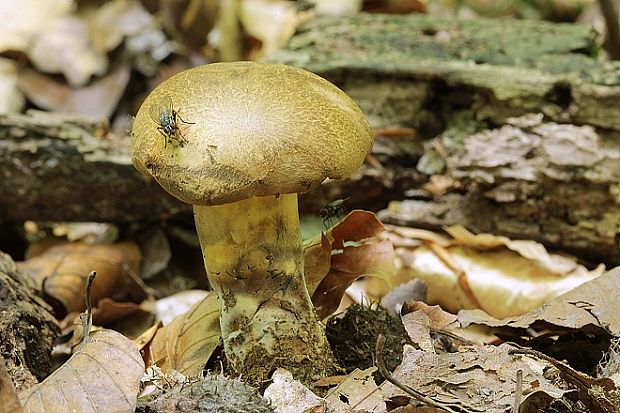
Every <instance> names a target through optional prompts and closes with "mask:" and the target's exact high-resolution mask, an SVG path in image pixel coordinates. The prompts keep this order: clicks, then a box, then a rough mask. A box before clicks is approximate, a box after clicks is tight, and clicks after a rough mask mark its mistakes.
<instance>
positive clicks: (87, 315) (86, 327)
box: [80, 271, 97, 345]
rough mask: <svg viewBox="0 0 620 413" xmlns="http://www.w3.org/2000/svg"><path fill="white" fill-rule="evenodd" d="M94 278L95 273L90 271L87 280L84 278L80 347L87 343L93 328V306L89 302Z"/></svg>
mask: <svg viewBox="0 0 620 413" xmlns="http://www.w3.org/2000/svg"><path fill="white" fill-rule="evenodd" d="M96 276H97V273H96V272H95V271H91V272H90V274H88V278H86V293H85V294H86V297H85V298H86V311H85V312H83V313H81V314H80V320H81V321H82V345H84V344H86V343H88V338H89V334H90V328H91V327H92V326H93V306H92V303H91V300H90V292H91V290H92V288H93V281H95V277H96Z"/></svg>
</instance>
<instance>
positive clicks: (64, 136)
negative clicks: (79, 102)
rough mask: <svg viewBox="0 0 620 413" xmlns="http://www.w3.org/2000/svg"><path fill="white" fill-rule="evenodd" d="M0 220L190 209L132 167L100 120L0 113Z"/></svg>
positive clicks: (111, 217) (115, 217)
mask: <svg viewBox="0 0 620 413" xmlns="http://www.w3.org/2000/svg"><path fill="white" fill-rule="evenodd" d="M0 136H1V137H2V138H1V139H0V171H1V176H2V179H0V221H24V220H37V221H45V220H50V221H111V222H127V221H134V220H155V219H161V218H162V217H164V216H166V215H168V214H170V213H172V212H175V211H177V210H185V211H187V212H190V211H191V209H190V208H189V207H188V206H186V205H183V204H182V203H181V202H179V201H177V200H176V199H174V198H173V197H171V196H169V195H168V194H167V193H166V192H165V191H164V190H163V189H161V187H160V186H159V185H158V184H157V183H156V182H153V181H149V180H148V179H146V178H145V177H143V176H142V175H141V174H140V173H138V172H137V171H136V170H135V169H134V168H133V166H132V165H131V159H130V157H129V137H127V136H125V137H116V136H114V135H113V134H111V133H109V132H108V130H107V129H106V125H105V124H104V123H101V122H89V121H87V120H84V119H80V118H76V117H67V116H61V115H58V114H50V113H44V112H36V111H30V112H28V113H27V114H25V115H21V114H12V115H0Z"/></svg>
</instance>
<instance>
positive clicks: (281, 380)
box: [263, 368, 327, 413]
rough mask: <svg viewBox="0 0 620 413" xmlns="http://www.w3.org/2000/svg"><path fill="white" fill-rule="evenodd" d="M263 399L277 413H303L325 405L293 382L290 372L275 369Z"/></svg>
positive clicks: (297, 382) (307, 390) (320, 399)
mask: <svg viewBox="0 0 620 413" xmlns="http://www.w3.org/2000/svg"><path fill="white" fill-rule="evenodd" d="M263 397H264V398H266V399H268V400H269V402H270V404H271V406H272V407H273V408H274V409H275V411H276V412H277V413H299V412H305V411H307V410H309V409H313V408H317V407H324V406H325V405H326V404H327V403H326V402H325V400H323V399H322V398H321V397H319V396H317V395H316V394H314V393H312V391H310V389H308V388H307V387H306V386H304V385H303V384H301V382H299V381H297V380H295V379H294V378H293V375H292V374H291V372H290V371H288V370H286V369H282V368H279V369H276V371H275V372H274V373H273V375H272V376H271V384H270V385H269V386H268V387H267V388H266V389H265V393H264V394H263Z"/></svg>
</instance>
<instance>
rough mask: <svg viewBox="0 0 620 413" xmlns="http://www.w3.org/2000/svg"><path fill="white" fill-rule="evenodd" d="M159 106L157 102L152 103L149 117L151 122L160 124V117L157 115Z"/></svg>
mask: <svg viewBox="0 0 620 413" xmlns="http://www.w3.org/2000/svg"><path fill="white" fill-rule="evenodd" d="M160 108H161V104H159V103H153V104H152V105H151V107H150V108H149V117H150V118H151V119H153V122H155V123H157V124H158V125H161V118H160V117H159V114H160Z"/></svg>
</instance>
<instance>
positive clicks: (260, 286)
mask: <svg viewBox="0 0 620 413" xmlns="http://www.w3.org/2000/svg"><path fill="white" fill-rule="evenodd" d="M194 213H195V218H196V226H197V228H198V234H199V235H200V245H201V246H202V250H203V255H204V260H205V267H206V269H207V273H208V276H209V280H210V282H211V284H212V286H213V288H214V289H215V290H216V291H217V293H218V296H219V301H220V308H221V318H220V323H221V326H222V338H223V340H224V348H225V351H226V356H227V359H228V362H229V363H230V364H231V365H232V367H233V368H234V369H235V371H237V372H238V373H240V374H241V375H242V376H243V377H245V378H246V379H249V380H251V381H252V382H262V381H264V380H266V379H268V377H269V375H270V374H271V373H272V372H273V370H274V369H275V368H276V367H284V368H287V369H289V370H291V371H294V372H296V373H298V377H299V374H300V373H302V375H304V376H306V377H299V378H301V379H304V381H308V382H310V381H311V380H312V379H316V378H318V377H321V376H324V375H328V374H331V373H334V359H333V357H332V353H331V351H329V346H328V345H327V343H326V342H324V340H325V335H324V331H323V326H322V324H321V323H320V322H319V320H318V319H317V316H316V314H315V312H314V308H313V306H312V302H311V301H310V296H309V295H308V291H307V289H306V286H305V281H304V274H303V252H302V248H301V245H302V243H301V233H300V229H299V218H298V212H297V194H285V195H281V196H279V197H276V196H268V197H253V198H249V199H246V200H243V201H239V202H235V203H231V204H225V205H217V206H198V205H196V206H194Z"/></svg>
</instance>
